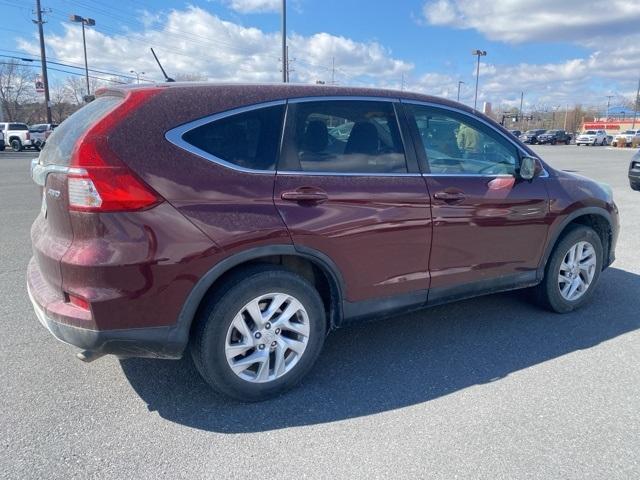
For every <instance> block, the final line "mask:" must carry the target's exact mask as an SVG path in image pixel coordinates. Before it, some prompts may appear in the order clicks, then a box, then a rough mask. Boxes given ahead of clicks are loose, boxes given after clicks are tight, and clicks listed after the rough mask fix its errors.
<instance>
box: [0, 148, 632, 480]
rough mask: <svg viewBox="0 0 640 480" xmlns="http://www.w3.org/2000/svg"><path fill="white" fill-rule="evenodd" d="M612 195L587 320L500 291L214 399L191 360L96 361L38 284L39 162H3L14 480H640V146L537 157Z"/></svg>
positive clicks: (379, 325) (360, 338)
mask: <svg viewBox="0 0 640 480" xmlns="http://www.w3.org/2000/svg"><path fill="white" fill-rule="evenodd" d="M534 148H536V149H537V150H538V151H539V152H541V154H542V156H543V158H545V159H546V160H548V161H549V162H550V163H551V164H552V165H554V166H556V167H558V168H562V169H567V170H572V171H576V172H579V173H581V174H584V175H587V176H589V177H592V178H595V179H598V180H600V181H604V182H607V183H609V184H610V185H612V187H613V189H614V197H615V199H616V202H617V203H618V205H619V207H620V212H621V223H622V232H621V235H620V239H619V243H618V250H617V261H616V263H615V264H614V265H613V267H612V268H610V269H609V270H607V271H606V272H605V273H604V274H603V275H602V277H601V281H600V285H599V287H598V290H597V292H596V295H595V298H594V301H593V303H592V304H591V305H589V306H588V307H586V308H585V309H583V310H581V311H579V312H577V313H573V314H569V315H564V316H560V315H555V314H550V313H548V312H545V311H541V310H538V309H537V308H535V307H534V306H532V305H530V304H529V303H528V302H527V301H526V299H525V297H524V295H522V294H521V293H509V294H499V295H493V296H489V297H484V298H478V299H473V300H468V301H464V302H460V303H456V304H452V305H447V306H441V307H436V308H433V309H430V310H426V311H423V312H419V313H416V314H412V315H409V316H404V317H400V318H397V319H394V320H392V321H386V322H371V323H367V324H365V325H361V326H359V327H353V328H349V329H343V330H339V331H337V332H335V333H333V334H332V335H331V336H330V337H329V339H328V340H327V343H326V347H325V351H324V353H323V355H322V356H321V358H320V360H319V362H318V365H317V367H316V368H315V369H314V370H313V372H312V373H311V375H309V376H308V377H307V379H306V380H305V381H304V383H303V384H302V385H301V386H300V387H298V388H297V389H296V390H294V391H292V392H290V393H289V394H286V395H284V396H282V397H280V398H277V399H275V400H271V401H268V402H264V403H260V404H251V405H245V404H239V403H235V402H232V401H229V400H227V399H225V398H222V397H219V396H217V395H215V394H214V393H212V392H211V391H210V390H209V389H208V388H207V386H206V385H205V384H204V382H203V381H202V380H200V378H199V377H198V376H197V374H196V373H195V370H194V368H193V367H192V365H191V363H190V361H188V360H183V361H178V362H174V361H154V360H143V359H130V360H118V359H116V358H112V357H105V358H102V359H100V360H98V361H96V362H94V363H91V364H88V365H87V364H83V363H81V362H79V361H78V360H76V359H75V357H74V355H73V354H74V353H75V351H74V350H73V349H72V348H71V347H69V346H67V345H64V344H61V343H59V342H57V341H56V340H54V339H53V337H51V335H50V334H49V333H48V332H46V331H45V329H44V328H42V327H41V326H40V324H39V323H38V322H37V320H36V317H35V315H34V313H33V311H32V309H31V306H30V303H29V300H28V297H27V293H26V288H25V279H24V277H25V268H26V265H27V262H28V260H29V257H30V249H31V246H30V241H29V227H30V225H31V223H32V221H33V219H34V218H35V216H36V215H37V213H38V209H39V205H40V198H39V196H38V191H37V188H36V187H35V185H33V184H32V183H31V181H30V179H29V175H28V167H29V160H30V159H31V158H32V157H34V156H35V153H34V152H26V153H20V154H15V153H12V152H0V239H1V243H0V291H1V292H2V293H3V299H2V301H1V302H0V365H1V367H0V385H1V387H2V388H1V390H0V392H1V397H0V432H2V434H1V439H0V442H1V444H0V477H2V478H10V479H36V478H64V479H70V478H83V479H85V478H109V479H123V478H132V479H145V478H154V479H155V478H172V479H174V478H192V479H193V478H216V479H221V478H252V477H253V478H255V477H260V478H276V477H282V478H284V477H286V478H363V477H366V478H368V479H374V478H387V479H388V478H427V477H429V478H446V479H451V478H474V479H476V478H488V479H502V478H504V479H513V478H563V479H569V478H571V479H585V478H602V479H632V478H640V415H639V413H640V368H639V367H638V366H639V365H640V330H639V328H640V314H639V313H640V261H639V260H638V258H639V255H640V222H638V218H639V217H638V215H639V210H640V192H633V191H632V190H631V189H630V188H629V186H628V182H627V178H626V171H627V168H628V163H629V159H630V157H631V155H632V151H631V150H619V149H613V148H603V147H575V146H544V147H534Z"/></svg>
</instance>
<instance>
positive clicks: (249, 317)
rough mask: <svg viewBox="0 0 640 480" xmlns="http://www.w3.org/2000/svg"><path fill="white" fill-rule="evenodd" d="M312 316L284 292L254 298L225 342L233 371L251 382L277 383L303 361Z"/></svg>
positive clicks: (246, 306)
mask: <svg viewBox="0 0 640 480" xmlns="http://www.w3.org/2000/svg"><path fill="white" fill-rule="evenodd" d="M309 330H310V328H309V316H308V314H307V311H306V310H305V308H304V306H303V305H302V303H300V301H298V300H297V299H296V298H294V297H293V296H291V295H288V294H284V293H269V294H266V295H261V296H259V297H256V298H254V299H253V300H251V301H250V302H249V303H247V304H246V305H245V306H244V307H242V309H241V310H240V311H239V312H238V313H237V314H236V316H235V317H234V319H233V321H232V322H231V325H229V329H228V330H227V336H226V339H225V356H226V358H227V362H228V364H229V367H231V370H232V371H233V372H234V373H235V374H236V375H237V376H238V377H240V378H241V379H243V380H245V381H248V382H252V383H266V382H271V381H274V380H276V379H278V378H280V377H282V376H283V375H285V374H286V373H288V372H289V371H290V370H291V369H292V368H293V367H294V366H295V365H296V364H297V363H298V362H299V361H300V359H301V358H302V355H303V354H304V352H305V349H306V347H307V344H308V342H309Z"/></svg>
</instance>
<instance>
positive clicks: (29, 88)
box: [0, 60, 37, 122]
mask: <svg viewBox="0 0 640 480" xmlns="http://www.w3.org/2000/svg"><path fill="white" fill-rule="evenodd" d="M34 84H35V74H34V72H33V71H32V70H30V69H29V68H28V67H26V66H25V65H23V64H21V63H20V62H19V61H18V60H9V61H8V62H2V63H0V108H1V109H2V112H1V113H3V114H4V117H5V119H6V120H8V121H10V122H13V121H21V120H23V119H22V118H21V117H22V115H23V114H24V107H25V105H26V104H29V103H34V102H36V101H37V95H36V91H35V86H34Z"/></svg>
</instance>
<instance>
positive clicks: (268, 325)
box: [264, 322, 271, 330]
mask: <svg viewBox="0 0 640 480" xmlns="http://www.w3.org/2000/svg"><path fill="white" fill-rule="evenodd" d="M264 328H266V329H267V330H269V329H270V328H271V324H270V323H269V322H267V324H266V325H265V326H264Z"/></svg>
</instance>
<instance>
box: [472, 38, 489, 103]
mask: <svg viewBox="0 0 640 480" xmlns="http://www.w3.org/2000/svg"><path fill="white" fill-rule="evenodd" d="M471 54H472V55H476V56H477V57H478V66H477V67H476V95H475V97H474V99H473V109H474V110H477V109H478V108H477V107H478V80H479V79H480V57H486V56H487V52H486V51H484V50H474V51H473V52H471Z"/></svg>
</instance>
